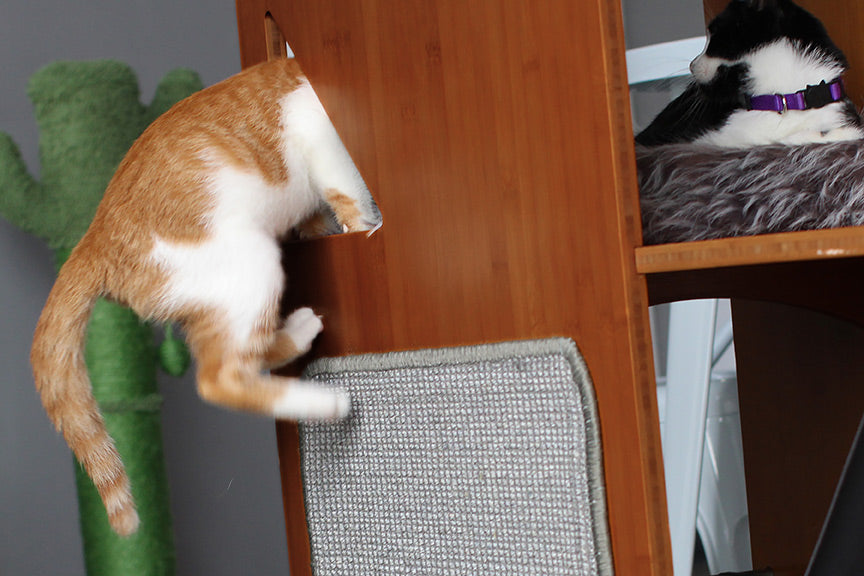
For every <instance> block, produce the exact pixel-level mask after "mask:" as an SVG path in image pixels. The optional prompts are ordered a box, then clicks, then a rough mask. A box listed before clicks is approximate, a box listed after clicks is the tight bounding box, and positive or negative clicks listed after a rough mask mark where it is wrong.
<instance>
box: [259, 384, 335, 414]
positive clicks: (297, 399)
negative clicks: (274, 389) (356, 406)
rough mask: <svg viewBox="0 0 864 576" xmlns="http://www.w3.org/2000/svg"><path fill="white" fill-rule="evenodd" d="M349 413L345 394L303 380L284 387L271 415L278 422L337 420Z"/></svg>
mask: <svg viewBox="0 0 864 576" xmlns="http://www.w3.org/2000/svg"><path fill="white" fill-rule="evenodd" d="M350 412H351V398H350V397H349V396H348V394H347V393H346V392H344V391H342V390H334V389H332V388H324V387H322V386H321V385H320V384H316V383H314V382H307V381H303V380H299V381H297V382H292V383H291V384H289V385H288V386H286V387H285V392H284V393H283V394H282V397H281V398H280V399H279V400H278V401H277V402H276V404H275V405H274V406H273V415H274V416H275V417H276V418H278V419H280V420H339V419H342V418H345V417H346V416H348V414H349V413H350Z"/></svg>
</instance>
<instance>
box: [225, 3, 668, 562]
mask: <svg viewBox="0 0 864 576" xmlns="http://www.w3.org/2000/svg"><path fill="white" fill-rule="evenodd" d="M268 12H269V13H270V14H271V15H272V17H273V19H274V21H275V22H276V23H277V25H278V27H279V29H280V30H281V32H282V34H283V35H284V37H285V39H286V40H287V41H288V43H289V44H290V45H291V47H292V49H293V50H294V52H295V54H296V56H297V58H298V60H299V61H300V63H301V66H302V67H303V69H304V71H305V72H306V73H307V75H308V76H309V78H310V81H311V83H312V85H313V87H314V88H315V89H316V91H317V92H318V94H319V97H320V98H321V100H322V102H323V103H324V106H325V108H326V109H327V111H328V113H329V114H330V116H331V118H332V120H333V122H334V124H335V126H336V127H337V130H338V131H339V133H340V135H341V136H342V138H343V141H344V142H345V144H346V147H347V149H348V150H349V152H350V153H351V155H352V157H353V158H354V160H355V162H356V164H357V165H358V167H359V169H360V171H361V173H362V175H363V177H364V178H365V180H366V182H367V184H368V185H369V187H370V189H371V190H372V193H373V195H374V196H375V198H376V199H377V201H378V203H379V205H380V208H381V211H382V214H383V215H384V226H383V228H382V229H381V230H380V231H378V232H377V233H376V234H375V235H373V236H372V237H371V238H367V237H366V236H365V235H363V234H355V235H343V236H336V237H330V238H325V239H319V240H314V241H309V242H304V243H298V244H293V245H290V246H287V247H286V257H285V264H286V268H287V270H288V274H289V298H290V300H291V303H292V304H291V305H294V304H300V303H302V304H305V305H312V306H314V307H315V308H316V309H317V310H318V311H319V312H321V313H323V315H324V318H325V324H326V328H325V332H324V334H323V335H322V338H321V341H320V342H319V344H318V346H317V347H316V349H315V350H313V355H346V354H355V353H363V352H387V351H393V350H404V349H416V348H427V347H433V348H435V347H443V346H458V345H467V344H476V343H482V342H492V341H502V340H515V339H528V338H545V337H551V336H566V337H570V338H572V339H573V340H575V341H576V343H577V344H578V346H579V347H580V349H581V351H582V353H583V355H584V356H585V359H586V362H587V364H588V367H589V370H590V371H591V375H592V378H593V380H594V383H595V387H596V390H597V397H598V403H599V411H600V420H601V428H602V436H603V450H604V464H605V473H606V487H607V496H608V508H609V516H610V523H611V534H612V545H613V554H614V558H615V567H616V571H617V573H619V574H628V575H639V574H655V575H661V574H664V575H665V574H670V573H671V558H670V549H669V539H668V528H667V522H666V501H665V494H664V487H663V486H664V484H663V468H662V457H661V452H660V438H659V426H658V421H657V407H656V392H655V384H654V372H653V360H652V357H651V345H650V333H649V328H648V308H647V292H646V286H645V280H644V277H643V276H640V275H639V274H637V272H636V266H635V258H634V248H635V247H636V246H637V245H638V244H640V242H641V231H640V228H639V213H638V196H637V192H636V179H635V160H634V155H633V145H632V129H631V126H630V112H629V104H628V92H627V84H626V71H625V69H624V62H625V58H624V42H623V37H622V24H621V13H620V5H619V4H618V2H616V1H606V0H602V1H601V0H594V1H589V2H579V3H575V2H552V3H545V2H533V1H530V0H478V1H476V2H470V3H469V2H464V1H462V0H403V1H401V2H399V3H398V5H395V6H394V4H393V3H391V2H384V1H376V0H363V1H360V0H355V1H350V2H349V1H345V0H342V1H336V0H318V1H316V2H305V1H300V0H278V1H277V0H248V1H246V0H240V1H239V2H238V18H239V22H240V40H241V49H242V58H243V63H244V65H247V66H248V65H250V64H253V63H255V62H257V61H260V60H262V59H264V58H266V57H267V55H268V53H267V43H266V41H265V34H264V31H265V28H264V22H265V14H266V13H268ZM279 430H280V432H279V435H280V442H281V444H280V450H281V451H282V461H283V471H284V474H285V475H286V476H291V475H295V474H296V469H295V467H296V460H297V454H296V444H295V443H293V442H292V439H293V438H294V434H295V432H294V430H293V428H291V427H290V425H281V426H280V428H279ZM285 484H286V486H288V487H289V489H290V487H291V486H293V487H294V488H293V489H294V490H295V492H294V493H288V492H286V519H287V522H288V523H289V524H291V525H294V526H299V525H300V522H299V521H298V520H297V519H296V517H297V515H298V514H299V515H302V512H301V510H302V508H299V506H300V505H301V503H298V500H300V499H301V498H302V493H299V494H298V493H296V491H297V486H298V483H297V482H296V481H295V480H290V479H288V480H286V482H285ZM291 532H292V529H291V528H289V537H290V536H291ZM295 545H298V544H297V543H296V542H292V544H291V546H292V548H291V552H290V554H291V556H292V558H294V559H296V560H292V570H300V569H302V568H303V565H304V563H307V562H308V553H306V555H305V556H304V553H303V552H302V551H297V550H295V548H294V546H295ZM303 545H304V544H303V543H302V542H301V543H300V544H299V546H300V547H302V546H303ZM307 570H308V567H307Z"/></svg>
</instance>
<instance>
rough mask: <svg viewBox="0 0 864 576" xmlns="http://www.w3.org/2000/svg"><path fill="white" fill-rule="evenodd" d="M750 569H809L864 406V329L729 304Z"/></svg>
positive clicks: (782, 575) (779, 309)
mask: <svg viewBox="0 0 864 576" xmlns="http://www.w3.org/2000/svg"><path fill="white" fill-rule="evenodd" d="M732 312H733V320H734V323H735V352H736V359H737V365H738V388H739V402H740V410H741V425H742V433H743V434H742V436H743V440H744V461H745V468H746V470H747V500H748V508H749V514H750V535H751V543H752V553H753V563H754V566H771V567H772V568H773V569H774V573H775V574H777V575H778V576H802V575H803V574H804V572H805V570H806V568H807V563H808V561H809V559H810V555H811V552H812V550H813V547H814V546H815V544H816V540H817V538H818V536H819V532H820V530H821V527H822V523H823V521H824V519H825V516H826V514H827V512H828V507H829V505H830V503H831V498H832V496H833V494H834V489H835V486H836V483H837V481H838V480H839V478H840V472H841V470H842V468H843V464H844V463H845V460H846V455H847V453H848V450H849V447H850V446H851V443H852V439H853V437H854V435H855V431H856V429H857V427H858V422H859V419H860V417H861V413H862V412H864V389H862V386H861V382H862V380H864V363H862V362H861V354H862V351H864V329H862V328H861V327H857V326H853V325H851V324H848V323H844V322H841V321H839V320H835V319H831V318H827V317H825V316H822V315H820V314H816V313H814V312H809V311H806V310H803V309H800V308H792V307H789V306H783V305H778V304H774V305H767V304H765V303H764V302H763V303H754V302H748V301H742V300H734V301H733V304H732Z"/></svg>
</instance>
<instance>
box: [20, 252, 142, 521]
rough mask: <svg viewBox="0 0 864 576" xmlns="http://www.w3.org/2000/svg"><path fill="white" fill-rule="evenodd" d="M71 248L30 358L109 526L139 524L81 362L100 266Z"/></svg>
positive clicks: (53, 415) (49, 407)
mask: <svg viewBox="0 0 864 576" xmlns="http://www.w3.org/2000/svg"><path fill="white" fill-rule="evenodd" d="M77 253H79V251H78V250H75V251H73V253H72V255H71V256H70V257H69V260H68V261H67V262H66V264H65V265H64V266H63V268H62V269H61V270H60V274H59V276H58V277H57V281H56V282H55V284H54V288H53V289H52V290H51V293H50V295H49V296H48V301H47V302H46V304H45V308H44V309H43V310H42V315H41V316H40V317H39V322H38V324H37V325H36V333H35V335H34V338H33V347H32V349H31V352H30V362H31V364H32V366H33V375H34V378H35V381H36V389H37V390H38V391H39V394H40V396H41V398H42V405H43V406H44V407H45V411H46V412H47V413H48V417H49V418H50V419H51V421H52V422H53V423H54V425H55V426H56V427H57V430H59V431H60V432H62V433H63V436H64V438H65V439H66V442H67V444H69V447H70V448H71V449H72V451H73V452H74V453H75V457H76V458H77V459H78V462H80V463H81V465H82V466H83V467H84V469H85V470H86V471H87V475H88V476H90V479H91V480H93V483H94V484H95V486H96V489H97V490H98V491H99V495H100V496H101V498H102V502H103V503H104V504H105V510H106V511H107V513H108V521H109V523H110V524H111V528H113V529H114V531H115V532H117V533H118V534H120V535H121V536H128V535H130V534H133V533H134V532H135V531H136V530H137V529H138V523H139V520H138V513H137V512H136V510H135V503H134V501H133V499H132V493H131V490H130V486H129V478H128V476H127V474H126V470H125V468H124V466H123V462H122V461H121V460H120V455H119V454H118V453H117V449H116V448H115V447H114V441H113V440H112V438H111V436H110V435H109V434H108V431H107V430H106V428H105V421H104V420H103V418H102V414H101V413H100V411H99V405H98V404H97V403H96V400H95V399H94V397H93V390H92V388H91V384H90V377H89V376H88V374H87V366H86V365H85V363H84V343H85V339H86V333H87V324H88V322H89V320H90V313H91V312H92V310H93V305H94V303H95V301H96V299H97V298H98V297H99V296H100V295H101V292H102V280H101V279H100V271H99V269H100V266H99V265H98V264H96V263H93V262H86V261H83V260H84V259H83V258H80V257H76V254H77Z"/></svg>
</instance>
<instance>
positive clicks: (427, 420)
mask: <svg viewBox="0 0 864 576" xmlns="http://www.w3.org/2000/svg"><path fill="white" fill-rule="evenodd" d="M307 376H308V377H312V378H315V379H318V380H320V381H322V382H324V383H326V384H327V385H331V386H336V387H340V388H343V389H346V390H348V391H349V392H350V393H351V398H352V415H351V416H350V417H349V418H348V419H347V420H345V421H342V422H338V423H335V424H334V423H329V424H306V425H303V426H301V430H300V432H301V435H300V445H301V453H302V466H303V475H304V484H305V491H306V513H307V520H308V524H309V537H310V544H311V549H312V558H313V573H314V574H315V575H316V576H331V575H332V576H337V575H338V576H349V575H359V574H376V575H378V574H380V575H406V574H452V575H457V574H458V575H469V574H470V575H496V576H499V575H503V574H524V575H537V576H541V575H542V576H557V575H580V576H581V575H586V576H588V575H595V574H596V575H600V576H608V575H611V574H612V562H611V558H610V550H609V542H608V531H607V520H606V505H605V495H604V490H603V474H602V461H601V455H600V441H599V431H598V421H597V415H596V409H595V403H594V396H593V389H592V386H591V381H590V378H589V376H588V372H587V370H586V368H585V365H584V362H583V361H582V359H581V356H580V355H579V352H578V350H577V349H576V346H575V345H574V344H573V343H572V342H571V341H570V340H565V339H552V340H542V341H528V342H511V343H505V344H491V345H483V346H472V347H463V348H452V349H441V350H426V351H416V352H396V353H390V354H381V355H367V356H355V357H347V358H335V359H322V360H319V361H317V362H315V363H314V364H313V365H312V366H310V368H309V369H308V370H307Z"/></svg>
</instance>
